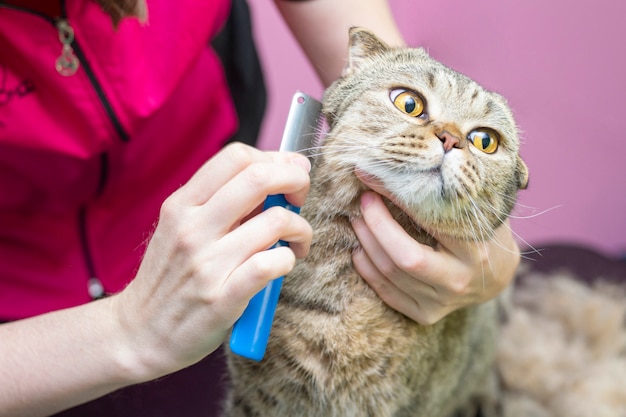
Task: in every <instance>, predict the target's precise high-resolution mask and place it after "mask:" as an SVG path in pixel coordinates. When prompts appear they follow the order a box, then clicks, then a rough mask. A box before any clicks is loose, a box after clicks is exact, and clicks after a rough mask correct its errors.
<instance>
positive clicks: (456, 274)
mask: <svg viewBox="0 0 626 417" xmlns="http://www.w3.org/2000/svg"><path fill="white" fill-rule="evenodd" d="M361 180H362V181H364V182H365V183H366V184H367V185H368V186H369V187H370V188H372V189H373V190H375V191H376V192H371V191H368V192H366V193H364V194H363V196H362V197H361V213H362V217H360V218H356V219H354V220H353V221H352V227H353V228H354V231H355V233H356V235H357V237H358V239H359V242H360V243H361V249H360V250H358V251H356V252H355V253H354V255H353V261H354V266H355V268H356V270H357V271H358V272H359V274H360V275H361V276H362V277H363V279H365V280H366V281H367V282H368V283H369V285H370V286H371V287H372V288H373V289H374V291H376V293H377V294H378V295H379V296H380V298H381V299H382V300H383V301H385V302H386V303H387V304H388V305H389V306H391V307H392V308H393V309H395V310H397V311H399V312H400V313H402V314H404V315H406V316H407V317H409V318H411V319H413V320H415V321H417V322H418V323H421V324H433V323H436V322H437V321H439V320H441V319H442V318H443V317H445V316H446V315H448V314H450V313H451V312H453V311H455V310H457V309H459V308H462V307H466V306H470V305H474V304H478V303H482V302H485V301H487V300H490V299H492V298H494V297H495V296H497V295H498V294H499V293H500V292H501V291H502V290H504V289H505V288H506V287H507V286H508V285H509V284H510V282H511V280H512V279H513V276H514V273H515V269H516V268H517V266H518V264H519V260H520V254H519V247H518V245H517V243H516V242H515V240H514V239H513V236H512V233H511V230H510V227H509V225H508V222H507V223H505V224H503V225H502V226H500V227H499V228H498V229H497V230H496V231H495V234H494V236H493V238H492V239H491V240H489V241H486V242H484V243H475V242H465V241H459V240H455V239H452V238H446V237H443V236H438V237H437V239H438V242H439V244H438V245H437V247H436V248H434V249H433V248H431V247H430V246H427V245H423V244H421V243H419V242H417V241H415V240H414V239H413V238H412V237H411V236H409V235H408V234H407V233H406V231H405V230H404V229H402V228H401V227H400V225H399V224H398V223H397V222H396V221H395V220H394V219H393V218H392V216H391V214H390V213H389V210H388V209H387V207H386V206H385V204H384V202H383V201H382V198H381V197H380V195H379V194H378V193H381V194H385V193H386V191H385V190H384V189H383V188H382V186H381V185H380V184H378V183H377V182H376V180H375V179H371V178H361Z"/></svg>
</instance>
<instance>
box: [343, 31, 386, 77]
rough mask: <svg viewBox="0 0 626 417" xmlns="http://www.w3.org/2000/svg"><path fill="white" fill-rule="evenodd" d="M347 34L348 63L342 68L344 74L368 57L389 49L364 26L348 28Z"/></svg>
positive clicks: (356, 67) (356, 68)
mask: <svg viewBox="0 0 626 417" xmlns="http://www.w3.org/2000/svg"><path fill="white" fill-rule="evenodd" d="M349 36H350V41H349V44H348V45H349V50H348V64H347V65H346V67H345V68H344V70H343V74H342V75H344V76H346V75H350V74H353V73H354V72H355V71H357V70H358V69H359V67H360V66H361V65H362V64H363V62H365V61H367V59H368V58H370V57H372V56H374V55H377V54H380V53H381V52H384V51H387V50H388V49H389V46H387V44H385V43H384V42H383V41H381V40H380V39H378V38H377V37H376V35H374V34H373V33H372V32H370V31H369V30H367V29H364V28H359V27H353V28H350V33H349Z"/></svg>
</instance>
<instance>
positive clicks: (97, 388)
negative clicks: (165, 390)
mask: <svg viewBox="0 0 626 417" xmlns="http://www.w3.org/2000/svg"><path fill="white" fill-rule="evenodd" d="M113 323H114V321H113V320H112V318H111V313H110V301H109V300H108V299H105V300H100V301H97V302H93V303H89V304H86V305H83V306H80V307H76V308H72V309H67V310H60V311H56V312H53V313H49V314H45V315H42V316H37V317H33V318H30V319H25V320H19V321H16V322H12V323H7V324H3V325H0V386H1V387H2V388H1V389H0V416H2V417H4V416H11V417H17V416H29V417H33V416H44V415H49V414H52V413H54V412H58V411H61V410H63V409H66V408H69V407H71V406H74V405H77V404H80V403H83V402H86V401H89V400H91V399H94V398H97V397H99V396H102V395H104V394H106V393H109V392H111V391H114V390H116V389H118V388H121V387H123V386H126V385H130V384H131V383H133V382H138V381H135V380H134V379H138V378H137V372H135V369H134V368H133V365H132V364H133V359H132V356H131V354H130V352H129V351H127V350H126V349H125V347H124V346H125V344H124V343H122V341H121V340H120V335H121V334H122V333H121V332H119V331H117V329H116V327H115V325H114V324H113Z"/></svg>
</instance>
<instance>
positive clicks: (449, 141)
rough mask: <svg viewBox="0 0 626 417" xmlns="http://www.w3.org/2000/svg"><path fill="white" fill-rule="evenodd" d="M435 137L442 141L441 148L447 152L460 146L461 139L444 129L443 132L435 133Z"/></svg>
mask: <svg viewBox="0 0 626 417" xmlns="http://www.w3.org/2000/svg"><path fill="white" fill-rule="evenodd" d="M437 137H438V138H439V139H440V140H441V141H442V142H443V149H444V150H445V151H446V152H448V151H449V150H450V149H452V148H460V147H461V143H462V142H461V139H459V138H458V137H456V136H454V135H453V134H452V133H450V132H448V131H447V130H444V131H443V132H441V133H439V134H437Z"/></svg>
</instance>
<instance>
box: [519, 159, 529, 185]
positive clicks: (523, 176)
mask: <svg viewBox="0 0 626 417" xmlns="http://www.w3.org/2000/svg"><path fill="white" fill-rule="evenodd" d="M517 187H518V188H519V189H520V190H525V189H526V188H527V187H528V167H527V166H526V164H525V163H524V161H522V158H520V157H519V156H518V157H517Z"/></svg>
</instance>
